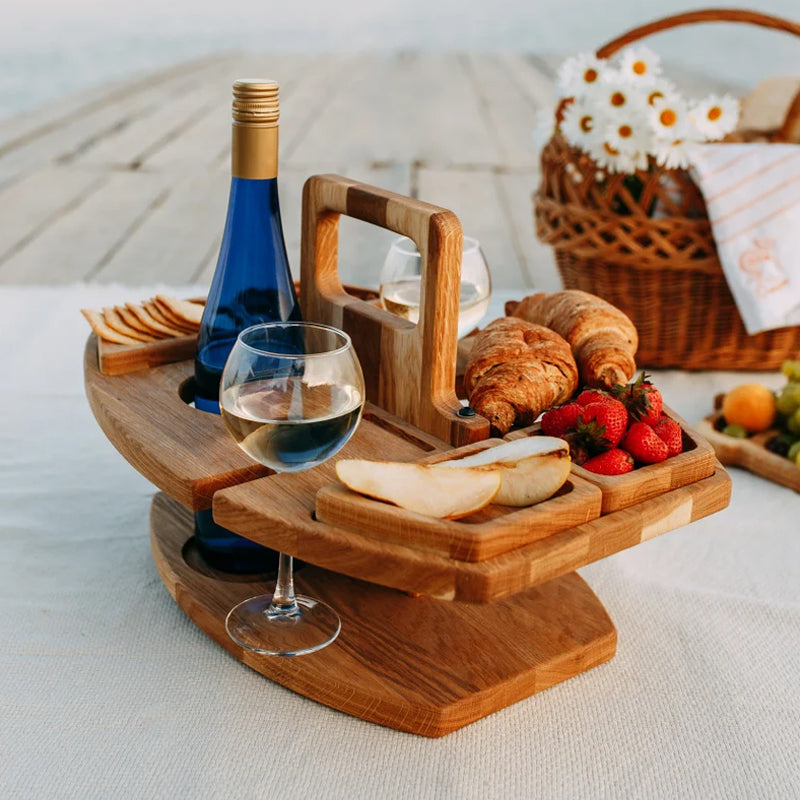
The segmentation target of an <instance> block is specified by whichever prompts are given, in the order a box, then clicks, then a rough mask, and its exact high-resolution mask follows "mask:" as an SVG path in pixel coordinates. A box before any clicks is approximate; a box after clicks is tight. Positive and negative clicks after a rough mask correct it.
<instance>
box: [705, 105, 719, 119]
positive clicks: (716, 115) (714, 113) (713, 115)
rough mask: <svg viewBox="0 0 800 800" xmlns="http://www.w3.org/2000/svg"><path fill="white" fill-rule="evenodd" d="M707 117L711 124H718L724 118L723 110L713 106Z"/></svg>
mask: <svg viewBox="0 0 800 800" xmlns="http://www.w3.org/2000/svg"><path fill="white" fill-rule="evenodd" d="M707 116H708V118H709V120H711V122H716V121H717V120H718V119H719V118H720V117H721V116H722V109H721V108H720V107H719V106H711V108H709V109H708V114H707Z"/></svg>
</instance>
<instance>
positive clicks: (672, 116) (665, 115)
mask: <svg viewBox="0 0 800 800" xmlns="http://www.w3.org/2000/svg"><path fill="white" fill-rule="evenodd" d="M658 121H659V122H660V123H661V124H662V125H663V126H664V127H665V128H671V127H672V126H673V125H674V124H675V123H676V122H677V121H678V115H677V114H676V113H675V112H674V111H673V110H672V109H671V108H665V109H664V110H663V111H662V112H661V113H660V114H659V115H658Z"/></svg>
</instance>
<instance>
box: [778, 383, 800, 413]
mask: <svg viewBox="0 0 800 800" xmlns="http://www.w3.org/2000/svg"><path fill="white" fill-rule="evenodd" d="M775 407H776V408H777V410H778V413H779V414H783V416H784V417H790V416H791V415H792V414H794V412H795V411H797V409H798V408H800V383H795V382H794V381H789V383H787V384H786V386H784V387H783V389H781V392H780V394H779V395H778V397H777V398H776V401H775Z"/></svg>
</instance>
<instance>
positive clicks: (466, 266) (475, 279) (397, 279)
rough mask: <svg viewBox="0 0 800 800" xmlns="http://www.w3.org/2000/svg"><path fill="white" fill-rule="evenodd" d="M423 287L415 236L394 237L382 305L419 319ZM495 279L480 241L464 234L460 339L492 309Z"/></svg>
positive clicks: (382, 281)
mask: <svg viewBox="0 0 800 800" xmlns="http://www.w3.org/2000/svg"><path fill="white" fill-rule="evenodd" d="M421 287H422V257H421V255H420V252H419V250H418V249H417V246H416V244H415V243H414V241H413V239H409V238H408V237H407V236H401V237H400V238H399V239H395V240H394V241H393V242H392V244H391V246H390V247H389V251H388V253H387V254H386V258H385V260H384V262H383V268H382V269H381V276H380V296H381V304H382V305H383V307H384V308H385V309H386V310H387V311H390V312H392V313H393V314H397V315H398V316H400V317H402V318H403V319H407V320H409V321H411V322H414V323H417V322H419V305H420V293H421ZM491 294H492V281H491V276H490V274H489V267H488V265H487V263H486V258H485V257H484V255H483V251H482V250H481V246H480V242H479V241H478V240H477V239H474V238H472V237H470V236H465V237H464V245H463V251H462V256H461V287H460V295H459V308H458V338H459V339H461V338H462V337H463V336H466V335H467V334H468V333H469V332H470V331H471V330H472V329H473V328H474V327H475V326H476V325H477V324H478V323H479V322H480V321H481V319H482V318H483V316H484V314H486V310H487V309H488V308H489V300H490V298H491Z"/></svg>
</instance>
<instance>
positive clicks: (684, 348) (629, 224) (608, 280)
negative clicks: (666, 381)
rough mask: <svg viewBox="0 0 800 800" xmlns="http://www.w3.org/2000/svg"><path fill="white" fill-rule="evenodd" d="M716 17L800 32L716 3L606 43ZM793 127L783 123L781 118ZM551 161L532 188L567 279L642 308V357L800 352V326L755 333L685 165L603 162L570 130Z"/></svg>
mask: <svg viewBox="0 0 800 800" xmlns="http://www.w3.org/2000/svg"><path fill="white" fill-rule="evenodd" d="M711 21H727V22H746V23H750V24H755V25H759V26H762V27H767V28H774V29H778V30H784V31H788V32H791V33H794V34H795V35H798V36H800V25H797V24H795V23H792V22H787V21H786V20H783V19H780V18H778V17H770V16H767V15H764V14H757V13H754V12H746V11H731V10H725V9H712V10H708V11H697V12H689V13H686V14H679V15H676V16H674V17H667V18H665V19H663V20H659V21H657V22H654V23H650V24H649V25H645V26H642V27H641V28H637V29H635V30H633V31H630V32H628V33H626V34H623V35H622V36H621V37H619V38H618V39H616V40H614V41H613V42H611V43H609V44H608V45H605V46H604V47H602V48H600V50H598V55H599V56H601V57H604V58H606V57H609V56H611V55H613V53H615V52H616V51H617V50H619V49H621V48H622V47H624V46H626V45H627V44H630V43H631V42H633V41H636V40H637V39H639V38H641V37H642V36H645V35H648V34H649V33H654V32H656V31H660V30H665V29H667V28H671V27H676V26H677V25H684V24H691V23H696V22H711ZM795 107H797V112H798V114H800V103H797V102H796V103H794V104H793V107H792V109H791V110H790V112H789V115H790V116H793V115H794V114H795ZM787 122H788V123H792V120H789V119H788V117H787ZM791 127H792V124H787V123H784V126H783V127H782V129H781V130H788V129H790V128H791ZM776 138H777V136H776ZM568 164H572V165H573V166H571V167H569V168H568V167H567V165H568ZM541 165H542V178H541V184H540V186H539V188H538V190H537V191H536V193H535V195H534V220H535V225H536V232H537V235H538V236H539V238H540V239H541V240H542V241H543V242H545V243H547V244H550V245H552V247H553V248H554V250H555V255H556V263H557V265H558V269H559V272H560V275H561V279H562V281H563V283H564V287H565V288H568V289H583V290H584V291H587V292H592V293H593V294H596V295H599V296H600V297H603V298H605V299H606V300H608V301H609V302H611V303H613V304H614V305H615V306H617V307H618V308H620V309H622V310H623V311H624V312H625V313H626V314H627V315H628V316H629V317H630V318H631V319H632V320H633V322H634V324H635V325H636V327H637V329H638V331H639V351H638V353H637V362H638V363H639V364H640V365H641V366H649V367H680V368H683V369H742V370H744V369H748V370H750V369H752V370H758V369H764V370H768V369H775V368H776V367H779V366H780V364H781V362H782V361H783V360H784V359H786V358H792V357H795V356H796V355H797V353H798V350H800V327H790V328H781V329H779V330H775V331H768V332H765V333H759V334H756V335H754V336H750V335H748V334H747V332H746V331H745V328H744V325H743V323H742V320H741V317H740V316H739V312H738V310H737V308H736V305H735V303H734V300H733V297H732V295H731V293H730V290H729V289H728V285H727V282H726V280H725V275H724V273H723V271H722V267H721V265H720V263H719V258H718V257H717V250H716V246H715V244H714V238H713V235H712V232H711V226H710V224H709V221H708V215H707V213H706V207H705V203H704V201H703V197H702V195H701V193H700V191H699V190H698V188H697V186H696V185H695V184H694V182H693V181H692V180H691V178H690V177H689V175H688V174H687V173H686V172H684V171H683V170H668V169H664V168H661V167H658V166H657V165H656V164H655V163H654V162H652V163H651V165H650V168H649V169H648V170H641V171H637V172H636V173H635V174H632V175H622V174H610V175H605V174H604V173H598V171H597V167H596V165H595V164H594V162H593V161H592V160H591V159H590V158H589V157H588V156H586V155H585V154H584V153H582V152H581V151H579V150H577V149H575V148H572V147H570V146H569V145H568V143H567V142H566V141H565V140H564V139H563V137H562V136H561V135H560V134H555V135H554V136H553V137H552V139H551V140H550V141H549V142H548V144H547V145H546V146H545V147H544V148H543V150H542V155H541Z"/></svg>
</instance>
